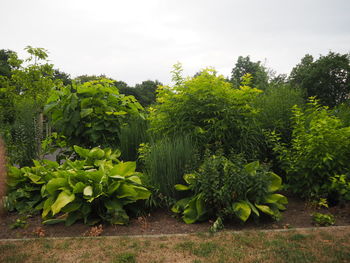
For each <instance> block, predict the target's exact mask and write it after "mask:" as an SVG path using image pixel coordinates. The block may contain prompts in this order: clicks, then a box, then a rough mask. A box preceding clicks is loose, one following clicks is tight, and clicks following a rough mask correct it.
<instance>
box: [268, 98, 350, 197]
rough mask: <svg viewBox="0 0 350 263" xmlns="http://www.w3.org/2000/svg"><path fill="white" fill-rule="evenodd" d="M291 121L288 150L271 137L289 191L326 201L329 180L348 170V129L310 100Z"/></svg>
mask: <svg viewBox="0 0 350 263" xmlns="http://www.w3.org/2000/svg"><path fill="white" fill-rule="evenodd" d="M292 119H293V133H292V141H291V146H290V147H287V146H286V145H285V144H283V143H281V140H280V139H279V137H278V136H277V135H276V134H274V133H273V134H272V136H271V138H272V141H273V142H274V143H275V147H274V151H275V152H276V153H277V154H278V155H279V159H280V161H281V165H282V167H283V168H284V169H285V171H286V173H287V180H288V185H289V188H290V189H291V190H292V191H293V192H295V193H297V194H298V195H300V196H301V197H309V198H310V197H311V198H315V199H318V198H320V197H328V196H329V195H330V194H331V192H332V191H333V189H332V188H331V183H332V181H331V178H332V177H334V176H335V175H341V174H346V173H348V172H349V170H350V162H349V156H350V127H344V125H343V123H342V121H341V120H340V119H339V118H337V117H335V116H333V115H331V113H330V111H329V110H328V109H327V107H324V106H321V105H319V104H318V102H317V101H316V100H314V99H313V98H311V99H310V102H309V103H308V104H307V107H306V109H305V110H302V109H301V108H299V107H298V106H295V107H294V108H293V118H292Z"/></svg>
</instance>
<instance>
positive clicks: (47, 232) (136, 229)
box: [0, 196, 350, 239]
mask: <svg viewBox="0 0 350 263" xmlns="http://www.w3.org/2000/svg"><path fill="white" fill-rule="evenodd" d="M288 201H289V204H288V205H287V210H286V211H285V212H283V215H282V219H281V220H280V221H278V222H275V221H272V220H271V219H269V218H267V217H266V218H261V219H260V221H259V222H254V220H249V221H248V222H246V223H245V224H242V223H240V222H238V221H232V222H224V224H225V229H226V230H252V229H256V230H260V229H283V228H297V227H312V226H314V225H313V223H312V217H311V215H312V214H313V213H315V212H321V213H332V214H333V215H334V216H335V220H336V221H335V225H336V226H344V225H350V216H349V215H350V204H347V205H345V206H343V207H340V206H335V207H331V208H329V209H327V210H323V209H316V208H314V207H312V206H311V205H309V204H307V203H305V202H304V201H302V200H300V199H298V198H296V197H291V196H289V197H288ZM18 218H20V216H19V215H18V214H14V213H12V214H7V215H6V214H5V215H4V216H3V217H2V218H1V224H0V238H1V239H8V238H32V237H44V236H45V237H81V236H97V235H102V236H118V235H157V234H180V233H198V232H206V231H208V230H209V227H210V226H211V223H212V222H203V223H196V224H185V223H184V222H183V221H182V220H181V218H177V217H176V216H175V215H174V214H173V213H171V212H169V211H167V210H161V209H159V210H157V211H154V212H152V213H151V214H149V215H146V216H143V217H138V218H133V219H131V220H130V224H129V225H126V226H121V225H109V224H103V225H102V227H99V226H96V227H91V226H88V225H84V224H82V223H76V224H74V225H72V226H69V227H66V226H64V225H63V224H57V225H42V223H41V217H40V216H34V217H31V218H28V219H26V220H25V221H26V225H25V227H23V228H21V227H19V228H16V229H11V228H10V226H11V225H12V224H13V223H14V222H15V221H16V220H17V219H18Z"/></svg>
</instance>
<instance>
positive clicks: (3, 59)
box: [0, 49, 15, 78]
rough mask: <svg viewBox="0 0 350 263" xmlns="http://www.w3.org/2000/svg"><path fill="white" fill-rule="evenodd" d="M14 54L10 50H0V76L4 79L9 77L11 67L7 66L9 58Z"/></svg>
mask: <svg viewBox="0 0 350 263" xmlns="http://www.w3.org/2000/svg"><path fill="white" fill-rule="evenodd" d="M14 53H15V52H14V51H12V50H9V49H8V50H5V49H1V50H0V76H6V77H8V78H9V77H11V70H12V67H11V65H10V64H9V61H8V60H9V58H10V57H11V55H12V54H14Z"/></svg>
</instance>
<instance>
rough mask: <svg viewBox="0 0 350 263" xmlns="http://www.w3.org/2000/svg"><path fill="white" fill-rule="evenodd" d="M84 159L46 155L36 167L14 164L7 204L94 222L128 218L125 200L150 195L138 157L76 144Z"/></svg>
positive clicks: (53, 219)
mask: <svg viewBox="0 0 350 263" xmlns="http://www.w3.org/2000/svg"><path fill="white" fill-rule="evenodd" d="M74 150H75V152H76V154H77V155H78V156H80V158H81V159H82V160H75V161H71V160H66V161H65V162H64V163H63V164H62V165H59V164H58V163H56V162H52V161H48V160H44V161H42V162H38V161H35V162H34V164H35V166H33V167H23V168H20V169H19V168H16V167H10V170H9V174H8V185H9V194H8V196H7V198H6V199H5V205H6V207H7V208H8V210H10V211H12V210H17V211H30V210H37V211H42V217H43V219H44V220H45V221H44V223H45V224H54V223H59V222H65V224H66V225H71V224H73V223H74V222H76V221H77V220H81V219H82V220H84V223H87V224H94V223H97V222H98V221H100V220H101V219H102V220H104V221H107V222H109V223H111V224H126V223H127V222H128V220H129V217H128V215H127V213H126V210H125V209H126V206H130V205H131V204H133V203H135V202H136V201H137V200H142V199H148V197H149V195H150V192H149V191H148V190H147V189H146V188H145V187H143V186H142V182H141V179H140V177H139V176H140V174H139V173H137V172H135V169H136V164H135V162H120V161H119V160H118V157H119V156H120V152H118V151H112V150H111V149H105V150H102V149H100V148H93V149H91V150H88V149H84V148H81V147H78V146H74Z"/></svg>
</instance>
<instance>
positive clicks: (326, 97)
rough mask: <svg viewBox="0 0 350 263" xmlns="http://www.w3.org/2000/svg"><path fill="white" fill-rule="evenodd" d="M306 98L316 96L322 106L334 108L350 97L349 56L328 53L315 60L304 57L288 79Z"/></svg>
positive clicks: (309, 56) (307, 56)
mask: <svg viewBox="0 0 350 263" xmlns="http://www.w3.org/2000/svg"><path fill="white" fill-rule="evenodd" d="M289 80H290V83H291V84H292V85H294V86H300V87H301V88H302V89H304V90H305V91H306V95H307V97H311V96H316V97H317V98H318V99H319V100H320V101H321V103H322V104H323V105H326V106H329V107H334V106H336V105H339V104H340V103H343V102H345V101H347V100H348V99H349V96H350V55H349V54H343V55H342V54H339V53H334V52H329V53H328V55H326V56H322V55H321V56H320V57H319V59H317V60H315V61H314V59H313V57H312V56H311V55H305V56H304V57H303V58H302V60H301V62H300V63H299V64H298V65H296V66H295V67H294V68H293V69H292V72H291V74H290V77H289Z"/></svg>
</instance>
